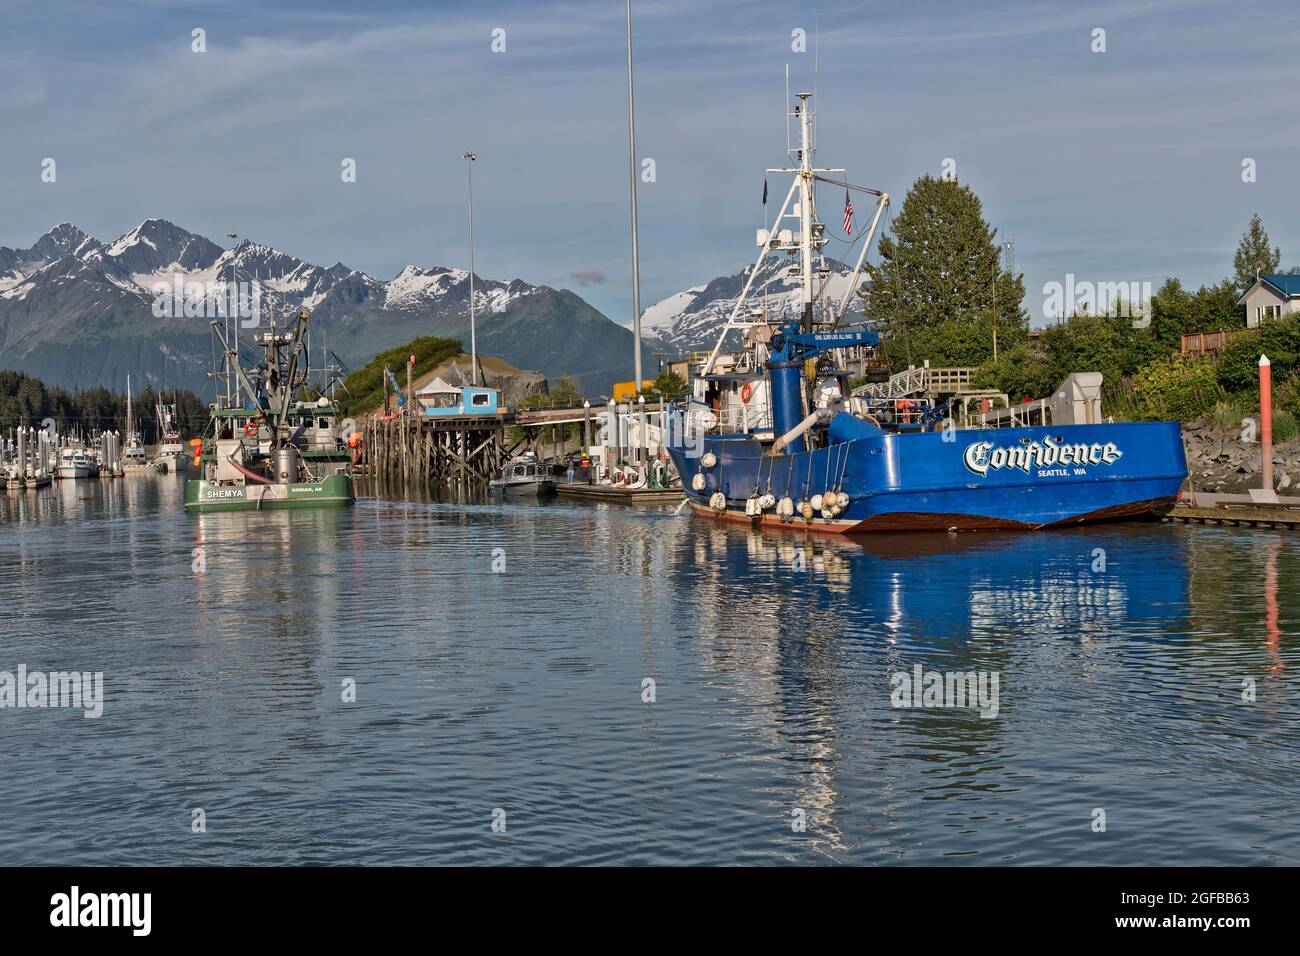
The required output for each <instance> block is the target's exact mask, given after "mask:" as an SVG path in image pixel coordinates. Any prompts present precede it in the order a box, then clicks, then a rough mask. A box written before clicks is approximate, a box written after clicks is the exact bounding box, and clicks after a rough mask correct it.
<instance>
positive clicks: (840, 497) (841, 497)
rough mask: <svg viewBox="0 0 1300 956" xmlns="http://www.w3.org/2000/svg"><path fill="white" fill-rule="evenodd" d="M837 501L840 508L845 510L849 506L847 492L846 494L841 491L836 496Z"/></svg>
mask: <svg viewBox="0 0 1300 956" xmlns="http://www.w3.org/2000/svg"><path fill="white" fill-rule="evenodd" d="M838 500H839V503H840V507H841V508H847V507H848V506H849V495H848V492H846V491H841V492H840V493H839V495H838Z"/></svg>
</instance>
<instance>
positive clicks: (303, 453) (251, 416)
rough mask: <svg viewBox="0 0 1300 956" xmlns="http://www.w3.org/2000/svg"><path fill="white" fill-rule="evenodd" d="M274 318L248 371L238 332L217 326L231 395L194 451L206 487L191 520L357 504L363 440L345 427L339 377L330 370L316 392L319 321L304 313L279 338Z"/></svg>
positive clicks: (196, 485)
mask: <svg viewBox="0 0 1300 956" xmlns="http://www.w3.org/2000/svg"><path fill="white" fill-rule="evenodd" d="M270 314H271V322H270V328H269V329H264V330H259V331H258V332H256V333H254V335H253V341H254V344H255V345H257V346H258V347H260V348H261V349H262V351H263V358H262V359H261V361H259V362H258V363H256V364H254V365H253V366H252V367H251V368H248V369H245V368H244V365H243V363H242V362H241V361H240V352H239V345H238V343H237V342H236V341H235V340H234V339H233V338H232V336H231V334H230V333H231V331H232V330H231V327H230V325H229V323H227V326H226V327H225V328H223V327H222V324H221V323H220V322H213V323H212V331H213V335H214V336H215V338H216V340H217V341H218V342H219V343H220V344H221V350H222V355H223V361H222V370H221V371H220V372H218V373H215V375H214V378H216V379H217V380H218V382H219V384H218V391H219V392H221V391H222V386H223V385H224V393H222V394H219V395H218V400H217V401H216V402H214V403H213V404H212V408H211V422H210V424H209V428H208V433H207V434H206V435H205V436H204V438H203V439H202V440H201V442H199V443H196V444H195V447H194V466H195V471H196V472H197V473H198V475H199V477H198V478H191V479H190V480H189V481H187V482H186V484H185V510H186V511H187V512H190V513H206V512H212V511H263V510H275V509H279V508H341V507H347V506H348V505H350V504H352V503H353V502H354V501H356V494H355V492H354V490H353V485H352V458H353V449H354V448H355V447H356V445H357V441H358V439H359V438H360V436H359V435H358V434H356V433H355V432H352V431H351V430H350V428H349V427H348V423H347V422H346V421H343V420H341V419H340V414H339V408H338V405H337V404H336V403H335V401H334V398H333V388H334V385H335V384H336V383H337V382H338V380H339V378H340V375H339V374H338V373H339V371H340V369H339V368H338V367H337V366H334V365H331V364H330V363H328V362H326V363H325V367H324V370H323V372H322V374H321V377H320V378H318V380H317V381H316V382H315V383H314V384H313V383H312V381H311V378H312V371H311V368H310V363H309V361H308V356H309V355H310V349H309V348H308V346H307V330H308V325H309V322H310V313H308V311H307V310H306V309H303V310H301V311H300V312H299V313H298V316H297V320H296V321H295V322H294V324H293V326H292V327H291V328H287V329H277V328H276V324H275V313H274V310H272V311H271V313H270ZM304 353H306V354H304ZM340 364H341V363H340Z"/></svg>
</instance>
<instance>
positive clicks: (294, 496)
mask: <svg viewBox="0 0 1300 956" xmlns="http://www.w3.org/2000/svg"><path fill="white" fill-rule="evenodd" d="M355 501H356V494H355V493H354V491H353V487H352V476H351V475H330V476H329V477H327V478H324V479H322V480H321V481H315V482H294V483H291V484H285V485H259V484H247V485H220V484H217V483H216V482H211V481H207V480H206V479H202V478H191V479H190V480H189V481H187V482H186V483H185V510H186V511H187V512H189V513H193V514H205V513H208V512H214V511H270V510H279V509H284V508H346V507H347V506H348V505H351V504H352V503H353V502H355Z"/></svg>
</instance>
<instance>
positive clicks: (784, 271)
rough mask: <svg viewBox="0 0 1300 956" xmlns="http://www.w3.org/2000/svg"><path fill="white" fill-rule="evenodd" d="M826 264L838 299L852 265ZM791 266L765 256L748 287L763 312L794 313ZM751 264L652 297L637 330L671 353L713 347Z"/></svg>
mask: <svg viewBox="0 0 1300 956" xmlns="http://www.w3.org/2000/svg"><path fill="white" fill-rule="evenodd" d="M828 264H829V266H830V268H831V270H832V271H831V277H830V289H829V294H830V296H831V299H832V301H833V302H834V303H835V304H836V305H838V304H839V301H840V297H841V296H843V295H844V290H845V289H847V288H848V285H849V279H850V278H851V277H852V274H853V270H852V269H851V268H849V267H848V266H846V265H844V264H843V263H839V262H833V261H828ZM790 266H791V263H790V262H789V261H787V260H783V259H778V258H777V257H775V256H768V257H767V258H766V259H764V260H763V261H762V263H760V265H759V267H758V270H759V271H758V275H757V276H755V278H754V283H753V285H752V286H751V287H750V290H749V303H750V305H751V306H753V307H755V308H759V307H762V305H763V301H764V296H766V300H767V314H768V316H770V317H772V318H776V317H792V316H795V315H797V314H798V313H797V311H796V308H797V305H796V303H797V300H798V293H799V283H798V281H797V280H794V281H792V280H791V279H790ZM752 269H753V266H752V265H750V266H746V267H745V268H744V269H742V270H741V271H740V272H738V273H736V274H735V275H732V276H722V277H720V278H717V279H713V280H712V281H710V282H709V283H707V284H705V285H700V286H694V287H692V288H690V289H686V290H685V291H682V292H678V293H676V294H675V295H670V296H668V298H666V299H662V300H660V301H659V302H656V303H655V304H654V305H652V306H650V308H648V309H646V310H645V311H644V312H642V313H641V334H642V335H643V336H644V337H645V338H647V339H652V340H654V342H655V347H656V348H657V349H659V350H660V351H665V352H671V353H674V354H682V355H684V354H686V353H687V352H690V351H691V350H693V349H704V348H712V347H713V344H714V343H715V342H716V341H717V340H718V334H719V333H720V332H721V331H722V328H723V326H725V325H726V324H727V319H728V318H729V317H730V315H731V313H732V310H733V309H735V307H736V300H737V299H739V298H740V293H741V291H742V290H743V289H744V288H745V282H746V281H747V280H748V279H749V274H750V271H751V270H752ZM859 281H861V280H859ZM850 309H852V303H850Z"/></svg>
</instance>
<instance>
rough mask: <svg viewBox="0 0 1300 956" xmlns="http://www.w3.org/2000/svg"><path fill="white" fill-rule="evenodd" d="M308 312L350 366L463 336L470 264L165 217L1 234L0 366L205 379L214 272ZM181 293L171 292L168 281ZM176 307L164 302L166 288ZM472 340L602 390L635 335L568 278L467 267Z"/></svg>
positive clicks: (621, 368) (318, 333)
mask: <svg viewBox="0 0 1300 956" xmlns="http://www.w3.org/2000/svg"><path fill="white" fill-rule="evenodd" d="M231 281H235V282H239V283H243V284H245V287H250V286H251V287H253V288H257V289H259V291H260V293H261V294H262V295H263V296H264V297H266V296H269V297H270V298H271V299H273V300H274V302H275V304H276V306H277V307H280V306H283V308H284V310H286V311H287V312H294V311H296V310H297V309H298V308H300V307H306V308H309V309H311V310H312V319H313V330H314V335H313V342H314V344H321V345H325V346H328V347H329V348H330V349H331V350H333V351H334V352H335V353H336V354H338V355H339V356H340V357H342V358H343V360H344V361H345V362H348V363H349V364H352V363H354V362H355V363H361V362H364V361H366V360H368V359H369V358H370V356H372V355H373V354H374V353H375V352H377V351H380V350H382V349H384V348H389V347H391V346H393V345H398V344H401V343H403V342H406V341H409V340H411V339H412V338H415V337H416V336H419V335H442V336H449V337H460V338H462V339H463V340H465V341H466V342H468V324H469V274H468V273H467V272H465V271H464V270H462V269H449V268H442V267H434V268H427V269H426V268H421V267H418V266H415V265H408V266H406V267H405V268H403V269H402V270H401V271H400V272H399V273H398V274H397V275H396V276H395V277H394V278H392V279H391V280H389V281H386V282H385V281H382V280H379V279H376V278H374V277H373V276H369V275H366V274H365V273H363V272H359V271H357V270H354V269H350V268H348V267H347V266H345V265H343V264H342V263H335V264H334V265H332V266H329V267H322V266H317V265H313V264H312V263H310V262H306V261H304V260H302V259H298V258H296V257H294V256H292V255H289V254H287V253H284V252H281V251H279V250H277V249H273V248H271V247H270V246H265V245H261V244H258V243H255V242H251V241H249V240H242V241H240V242H239V243H238V244H237V245H235V246H234V247H233V248H230V249H223V248H222V247H221V246H219V245H217V244H216V243H214V242H212V241H211V240H209V239H206V238H205V237H203V236H200V235H197V234H195V233H191V232H188V231H187V230H185V229H182V228H181V227H179V226H177V225H175V224H173V223H170V222H167V221H166V220H163V219H148V220H146V221H144V222H142V223H141V224H140V225H138V226H136V227H135V228H134V229H132V230H131V231H130V232H127V233H125V234H124V235H122V236H119V237H118V238H116V239H114V240H113V241H111V242H108V243H101V242H99V241H98V240H96V239H94V238H92V237H91V236H89V235H87V234H86V233H84V232H83V231H82V230H80V229H78V228H77V227H76V226H74V225H72V224H70V223H63V224H60V225H59V226H56V227H55V228H54V229H52V230H50V232H48V233H46V234H45V235H44V236H42V237H41V238H40V239H38V240H37V241H36V242H35V243H34V244H33V245H32V246H31V247H30V248H27V249H10V248H6V247H3V246H0V368H16V369H19V370H22V371H25V372H28V373H29V374H32V375H35V376H37V377H39V378H42V379H44V380H45V381H48V382H50V383H53V384H59V385H63V386H66V387H74V388H88V387H91V386H94V385H107V386H110V387H114V388H121V387H122V386H123V384H124V382H125V378H126V374H127V372H133V373H135V377H136V378H137V380H140V379H143V380H144V381H145V382H147V383H148V384H151V385H153V386H155V387H159V388H169V387H173V386H175V387H182V388H193V389H194V390H195V391H198V392H200V393H201V394H202V393H204V392H205V391H206V389H207V381H208V380H207V373H208V371H209V369H208V366H209V364H210V363H211V343H210V332H209V328H208V326H209V322H210V321H211V320H212V318H214V317H215V316H216V315H217V314H218V313H217V312H216V306H215V303H216V300H217V299H218V298H219V297H220V296H221V294H222V291H223V283H228V282H231ZM177 290H181V296H180V297H179V298H177V297H176V291H177ZM164 294H166V295H169V296H171V297H172V301H173V303H175V306H174V307H172V308H163V309H161V311H160V306H159V303H160V301H161V296H162V295H164ZM474 300H475V311H476V313H477V315H478V322H477V326H478V342H479V348H480V350H481V351H483V352H484V353H485V354H489V353H490V354H497V355H500V356H501V357H502V358H505V359H506V360H507V361H508V362H510V363H512V364H514V365H517V366H520V367H525V368H539V369H540V370H541V371H543V372H544V373H546V374H547V375H548V376H551V377H556V376H558V375H560V374H564V373H569V374H573V375H575V377H580V378H581V379H583V380H584V381H583V382H582V384H583V385H585V386H587V387H589V388H591V389H592V390H593V391H594V392H596V393H599V390H600V389H603V388H606V387H607V385H608V383H609V382H611V381H617V380H618V379H620V378H626V377H628V375H630V366H631V355H632V342H631V333H630V332H629V331H628V330H626V329H624V328H622V327H621V326H619V325H617V324H615V323H613V322H611V321H610V320H609V319H607V318H606V317H605V316H603V315H601V314H600V313H599V312H597V311H596V310H595V309H593V308H592V307H591V306H590V305H588V304H587V303H586V302H584V301H583V300H582V299H581V298H580V297H578V296H577V295H575V294H574V293H572V292H569V291H567V290H557V289H552V288H550V287H548V286H534V285H529V284H528V283H526V282H523V281H521V280H519V279H515V280H511V281H506V282H502V281H496V280H491V279H483V278H481V277H479V276H475V278H474Z"/></svg>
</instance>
